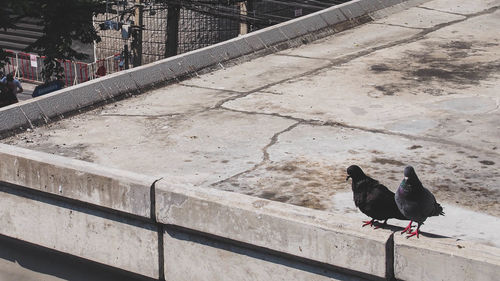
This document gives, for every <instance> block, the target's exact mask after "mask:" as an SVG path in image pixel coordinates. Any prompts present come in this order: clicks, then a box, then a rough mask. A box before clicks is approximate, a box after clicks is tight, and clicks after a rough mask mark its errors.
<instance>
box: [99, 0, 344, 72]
mask: <svg viewBox="0 0 500 281" xmlns="http://www.w3.org/2000/svg"><path fill="white" fill-rule="evenodd" d="M344 2H347V0H328V1H319V0H315V1H278V0H253V1H252V0H247V1H243V0H203V1H201V0H188V1H181V0H163V1H162V0H156V1H152V0H150V1H148V0H143V1H139V0H128V1H109V8H108V13H106V14H104V15H98V16H97V17H96V18H95V19H94V22H95V26H96V28H97V29H98V30H99V29H100V31H99V34H100V36H101V38H102V41H101V42H99V43H98V44H97V45H96V58H97V59H99V58H104V57H109V56H111V55H114V54H116V53H122V55H124V54H123V50H124V46H125V45H127V48H128V50H132V49H133V45H132V44H131V43H132V40H133V38H132V37H133V36H131V37H128V38H126V39H124V38H123V37H122V30H123V27H124V26H125V27H129V26H133V25H137V24H138V23H139V20H140V17H142V45H141V46H142V50H141V53H142V64H146V63H150V62H153V61H157V60H159V59H162V58H165V57H166V53H167V52H166V48H167V47H166V45H167V41H168V40H169V38H168V35H167V33H168V32H167V29H168V27H167V22H168V21H167V17H168V11H169V7H171V6H173V5H176V6H179V7H180V12H179V17H178V21H177V23H176V24H178V27H177V30H178V34H177V49H176V54H181V53H185V52H188V51H192V50H196V49H198V48H203V47H206V46H210V45H213V44H216V43H219V42H222V41H225V40H228V39H231V38H234V37H237V36H238V35H240V34H244V33H246V32H252V31H255V30H258V29H261V28H265V27H268V26H271V25H273V24H276V23H280V22H284V21H287V20H290V19H293V18H296V17H300V16H302V15H306V14H309V13H312V12H316V11H319V10H321V9H325V8H328V7H330V6H333V5H336V4H340V3H344ZM139 5H142V8H141V11H142V12H140V13H139V8H138V6H139ZM106 21H108V22H112V23H111V24H115V23H116V26H117V28H116V29H102V28H100V25H102V24H103V23H105V22H106ZM129 35H130V34H129ZM122 59H123V58H122ZM130 60H131V61H132V58H131V59H130ZM122 64H123V63H122Z"/></svg>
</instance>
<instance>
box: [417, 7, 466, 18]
mask: <svg viewBox="0 0 500 281" xmlns="http://www.w3.org/2000/svg"><path fill="white" fill-rule="evenodd" d="M415 8H420V9H424V10H429V11H435V12H441V13H446V14H450V15H455V16H463V17H466V16H467V14H460V13H454V12H450V11H443V10H439V9H433V8H429V7H420V6H418V7H415Z"/></svg>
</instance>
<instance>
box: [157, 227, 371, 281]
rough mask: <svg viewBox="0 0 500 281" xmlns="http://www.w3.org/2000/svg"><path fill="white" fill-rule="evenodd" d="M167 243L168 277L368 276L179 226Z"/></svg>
mask: <svg viewBox="0 0 500 281" xmlns="http://www.w3.org/2000/svg"><path fill="white" fill-rule="evenodd" d="M164 244H165V245H167V247H166V248H165V276H168V280H217V281H233V280H241V281H253V280H276V281H278V280H282V281H287V280H308V281H327V280H329V281H333V280H342V281H355V280H356V281H358V280H359V281H360V280H365V279H362V278H360V277H354V276H348V275H345V274H341V273H336V272H332V271H330V270H327V269H320V268H317V267H315V266H312V265H307V264H304V263H301V262H298V261H293V260H290V259H287V258H280V257H277V256H273V255H271V254H265V253H261V252H257V251H253V250H250V249H245V248H242V247H238V246H235V245H231V244H226V243H220V242H218V241H214V240H211V239H208V238H206V237H201V236H196V235H193V234H188V233H183V232H179V231H176V230H168V231H166V232H165V235H164ZM221 264H224V265H223V266H221ZM193 265H196V266H193Z"/></svg>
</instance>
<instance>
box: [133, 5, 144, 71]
mask: <svg viewBox="0 0 500 281" xmlns="http://www.w3.org/2000/svg"><path fill="white" fill-rule="evenodd" d="M135 2H136V3H137V4H136V9H135V21H136V22H135V25H136V28H137V29H136V30H135V32H134V35H135V36H134V38H133V39H132V40H133V43H134V44H133V47H132V53H133V60H134V62H133V64H134V67H136V66H140V65H141V64H142V29H143V24H144V17H143V10H144V7H143V6H142V3H141V2H142V0H135Z"/></svg>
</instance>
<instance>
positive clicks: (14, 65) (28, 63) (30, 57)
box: [2, 50, 124, 86]
mask: <svg viewBox="0 0 500 281" xmlns="http://www.w3.org/2000/svg"><path fill="white" fill-rule="evenodd" d="M5 52H6V53H7V54H8V56H7V63H6V64H5V65H4V66H3V69H2V70H3V72H4V73H5V74H8V73H12V74H13V75H14V77H15V78H16V79H20V80H22V81H26V82H31V83H35V84H39V83H43V82H44V81H43V77H42V69H43V59H44V57H40V56H38V55H34V54H29V53H24V52H16V51H12V50H5ZM121 60H122V57H121V56H120V54H115V55H113V56H109V57H107V58H104V59H100V60H97V61H95V62H92V63H85V62H78V61H70V60H59V63H61V66H62V67H63V69H64V71H63V75H64V77H63V81H64V84H65V86H72V85H76V84H79V83H82V82H85V81H89V80H92V79H95V78H98V77H101V76H104V75H107V74H110V73H114V72H118V71H121V70H123V69H124V68H123V67H122V66H121V63H120V62H121Z"/></svg>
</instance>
